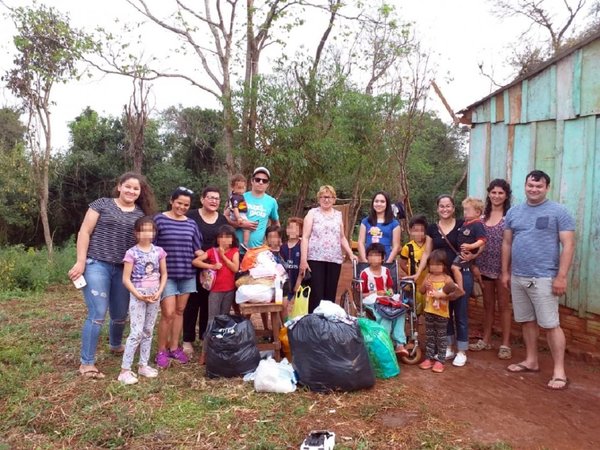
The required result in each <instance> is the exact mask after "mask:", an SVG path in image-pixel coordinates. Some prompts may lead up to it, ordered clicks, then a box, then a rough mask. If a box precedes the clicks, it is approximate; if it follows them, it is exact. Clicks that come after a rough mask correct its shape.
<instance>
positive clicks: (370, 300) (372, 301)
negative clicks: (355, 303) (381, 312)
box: [363, 293, 377, 305]
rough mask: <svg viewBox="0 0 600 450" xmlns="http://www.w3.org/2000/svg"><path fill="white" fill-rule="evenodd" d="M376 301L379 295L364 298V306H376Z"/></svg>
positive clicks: (373, 294) (374, 294)
mask: <svg viewBox="0 0 600 450" xmlns="http://www.w3.org/2000/svg"><path fill="white" fill-rule="evenodd" d="M375 300H377V294H376V293H372V294H369V295H367V296H366V297H365V298H363V305H374V304H375Z"/></svg>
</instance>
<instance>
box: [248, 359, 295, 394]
mask: <svg viewBox="0 0 600 450" xmlns="http://www.w3.org/2000/svg"><path fill="white" fill-rule="evenodd" d="M254 390H255V391H256V392H277V393H280V394H287V393H289V392H294V391H295V390H296V377H295V376H294V368H293V367H292V366H291V365H290V363H289V362H288V361H287V359H283V360H282V361H281V362H279V363H278V362H277V361H275V360H274V359H272V358H267V359H263V360H261V361H260V363H259V364H258V368H257V369H256V373H255V375H254Z"/></svg>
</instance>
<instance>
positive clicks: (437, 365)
mask: <svg viewBox="0 0 600 450" xmlns="http://www.w3.org/2000/svg"><path fill="white" fill-rule="evenodd" d="M445 368H446V366H444V363H442V362H441V361H436V362H434V363H433V367H432V368H431V371H432V372H435V373H442V372H443V371H444V369H445Z"/></svg>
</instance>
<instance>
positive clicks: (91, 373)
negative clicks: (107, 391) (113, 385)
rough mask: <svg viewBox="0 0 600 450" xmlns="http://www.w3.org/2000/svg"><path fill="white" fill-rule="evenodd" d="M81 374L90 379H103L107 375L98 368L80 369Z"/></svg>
mask: <svg viewBox="0 0 600 450" xmlns="http://www.w3.org/2000/svg"><path fill="white" fill-rule="evenodd" d="M79 375H80V376H82V377H83V378H88V379H90V380H102V379H103V378H106V375H104V374H103V373H102V372H100V371H99V370H98V369H87V370H79Z"/></svg>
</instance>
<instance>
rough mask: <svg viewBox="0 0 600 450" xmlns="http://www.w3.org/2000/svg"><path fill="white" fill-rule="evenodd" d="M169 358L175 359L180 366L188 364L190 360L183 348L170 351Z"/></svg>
mask: <svg viewBox="0 0 600 450" xmlns="http://www.w3.org/2000/svg"><path fill="white" fill-rule="evenodd" d="M169 358H171V359H174V360H175V361H177V362H178V363H180V364H187V363H188V362H189V360H190V358H188V357H187V355H186V354H185V353H184V351H183V349H182V348H181V347H177V348H176V349H175V350H170V351H169Z"/></svg>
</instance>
